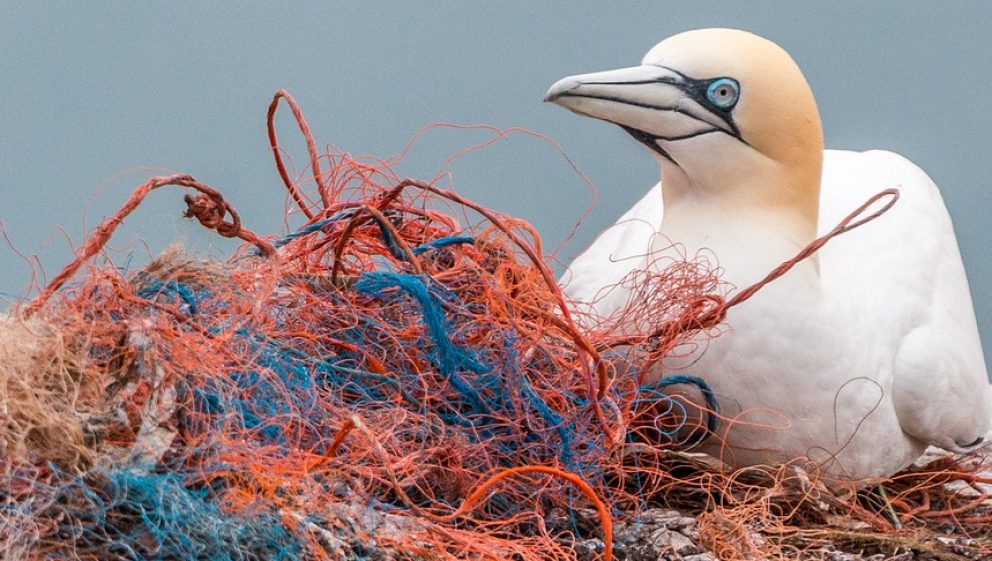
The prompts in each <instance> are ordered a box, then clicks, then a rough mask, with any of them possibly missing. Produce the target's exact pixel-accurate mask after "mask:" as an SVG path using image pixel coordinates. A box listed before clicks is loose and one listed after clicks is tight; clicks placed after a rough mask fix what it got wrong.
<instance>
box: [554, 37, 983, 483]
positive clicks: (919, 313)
mask: <svg viewBox="0 0 992 561" xmlns="http://www.w3.org/2000/svg"><path fill="white" fill-rule="evenodd" d="M727 79H729V80H731V82H719V83H717V82H718V81H719V80H727ZM723 84H729V86H728V87H730V88H731V89H729V90H727V91H713V90H714V89H715V88H716V89H719V88H721V87H723ZM724 94H727V96H729V97H726V96H725V97H721V96H722V95H724ZM807 97H808V99H806V98H807ZM548 98H549V99H550V100H553V101H555V102H556V103H559V104H561V105H564V106H565V107H568V108H569V109H571V110H573V111H575V112H577V113H581V114H585V115H588V116H592V117H595V118H599V119H603V120H607V121H610V122H613V123H616V124H619V125H621V126H623V127H624V128H625V129H627V130H628V132H631V134H633V135H634V136H635V137H636V138H638V140H640V141H641V142H643V143H645V144H646V145H648V146H649V147H650V148H652V150H653V151H654V152H655V154H656V156H657V157H658V160H659V162H660V163H661V167H662V183H660V184H658V185H656V186H655V187H654V188H652V189H651V190H650V191H649V192H648V193H647V194H646V195H645V196H644V198H643V199H642V200H641V201H639V202H638V203H637V204H636V205H635V206H634V207H633V208H631V209H630V210H629V211H628V212H627V213H626V214H625V215H624V216H623V217H621V219H620V220H619V221H618V222H617V224H615V225H614V226H612V227H611V228H609V229H608V230H606V231H605V232H604V233H603V234H602V235H601V236H600V237H599V238H597V240H596V241H595V242H594V243H593V244H592V245H591V246H590V247H589V249H588V250H586V252H584V253H583V254H582V255H580V256H579V257H578V258H577V259H576V260H575V261H574V262H573V263H572V264H571V266H570V267H569V270H568V271H567V272H566V274H565V275H564V277H563V278H562V280H561V282H562V285H563V287H564V289H565V291H566V293H567V294H568V295H569V296H570V297H571V298H573V299H574V300H575V301H576V302H578V303H585V305H589V306H591V307H592V308H593V309H594V310H595V311H596V312H597V313H598V314H599V315H601V316H610V315H613V314H614V313H616V312H618V311H621V310H622V309H623V308H625V307H626V306H627V304H628V303H629V302H628V300H629V298H630V294H631V291H630V290H629V289H628V288H627V287H624V286H617V283H618V282H619V281H620V280H621V279H623V278H624V277H625V276H627V275H628V274H629V273H630V272H631V271H634V270H636V269H642V268H645V267H650V266H652V265H651V263H653V262H657V259H658V257H659V256H660V255H661V254H663V253H664V252H666V251H671V245H672V242H678V243H679V244H681V245H683V246H684V247H685V249H686V250H687V251H688V252H689V254H690V255H691V254H692V253H694V252H696V251H702V250H705V251H708V252H710V253H712V254H713V255H715V256H716V257H717V258H718V259H719V261H720V265H721V266H722V267H723V268H724V269H725V273H724V277H723V278H724V279H725V280H727V281H729V282H731V283H732V284H734V285H735V286H737V287H739V288H743V287H745V286H747V285H749V284H751V283H753V282H755V281H757V280H759V279H761V278H762V277H763V276H764V275H765V274H766V273H767V272H768V271H770V270H771V269H772V268H773V267H775V266H776V265H778V264H779V263H781V262H782V261H785V260H786V259H789V258H790V257H792V256H793V255H794V254H795V253H797V252H798V250H799V249H801V248H802V247H803V246H805V245H806V244H807V243H809V242H810V241H812V239H813V238H814V237H816V236H817V235H822V234H823V233H825V232H827V231H828V230H830V229H831V228H833V227H834V226H835V225H836V224H837V222H839V221H840V220H841V219H842V218H843V217H844V216H846V215H847V214H848V213H850V212H851V211H852V210H854V209H855V208H857V207H858V206H859V205H861V204H862V203H863V202H864V201H865V200H867V199H868V198H869V197H870V196H872V195H874V194H875V193H877V192H879V191H881V190H882V189H885V188H890V187H894V188H897V189H899V191H900V200H899V201H898V203H897V204H896V205H895V206H894V207H893V208H892V209H891V210H890V211H889V212H888V213H886V214H885V215H883V216H882V217H880V218H878V219H877V220H875V221H873V222H871V223H869V224H867V225H865V226H863V227H861V228H859V229H856V230H854V231H851V232H849V233H846V234H844V235H842V236H839V237H837V238H835V239H833V240H832V241H830V242H829V243H828V244H827V245H826V246H825V247H824V248H822V249H821V250H820V252H819V253H818V254H817V255H816V256H814V257H813V258H811V259H808V260H807V261H804V262H803V263H800V264H799V265H798V266H797V267H796V268H794V269H793V270H792V271H790V272H789V273H787V274H786V275H785V276H784V277H782V278H781V279H779V280H777V281H775V282H773V283H772V284H770V285H768V286H767V287H765V288H764V289H763V290H762V291H761V292H759V293H758V294H757V295H756V296H755V297H754V298H752V299H751V300H749V301H747V302H745V303H743V304H741V305H740V306H738V307H736V308H733V309H732V310H731V311H730V312H729V314H728V316H727V320H726V322H727V325H728V326H729V331H728V332H727V333H725V334H723V335H722V336H721V337H719V338H717V339H715V340H713V341H711V342H710V343H709V344H708V345H707V347H706V349H705V351H704V352H702V353H701V355H700V356H697V357H694V360H693V361H692V362H691V367H690V368H691V371H690V373H692V374H696V375H699V376H701V377H703V378H704V379H705V380H706V381H707V383H709V384H710V385H711V386H712V387H713V389H714V390H715V392H716V393H717V396H718V400H719V403H720V406H721V414H722V415H723V416H725V417H726V419H725V420H724V421H723V422H722V423H721V425H720V428H719V430H718V434H717V435H716V436H715V437H713V438H711V439H710V440H709V441H708V443H707V444H705V449H706V450H707V451H709V452H710V453H713V454H715V455H720V456H721V457H722V458H723V459H724V460H726V461H728V462H729V463H731V464H734V465H752V464H762V463H778V462H784V461H788V460H790V459H792V458H796V457H800V456H805V457H809V458H811V459H813V460H814V461H817V462H819V463H820V464H821V465H822V466H823V467H824V469H825V470H827V471H828V472H829V473H831V474H833V475H836V476H838V477H843V478H851V479H860V478H865V477H879V476H886V475H890V474H892V473H894V472H895V471H897V470H899V469H901V468H903V467H905V466H906V465H908V464H909V463H911V462H912V461H913V460H914V459H916V458H917V457H919V456H920V454H922V452H923V450H924V449H925V448H926V446H927V445H936V446H940V447H942V448H945V449H948V450H956V451H964V450H968V449H971V448H973V447H975V446H978V445H980V444H981V443H982V438H983V437H984V436H985V435H986V433H987V432H988V431H989V425H990V419H992V391H990V388H989V385H988V381H987V373H986V367H985V363H984V358H983V354H982V349H981V344H980V341H979V338H978V330H977V326H976V321H975V315H974V311H973V307H972V303H971V296H970V292H969V288H968V283H967V279H966V278H965V272H964V268H963V266H962V263H961V257H960V253H959V251H958V247H957V243H956V240H955V237H954V231H953V228H952V225H951V221H950V218H949V217H948V214H947V211H946V209H945V208H944V204H943V201H942V200H941V197H940V193H939V191H938V189H937V187H936V186H935V185H934V184H933V182H932V181H931V180H930V178H929V177H928V176H927V175H926V174H925V173H924V172H923V171H922V170H920V169H919V168H918V167H916V166H915V165H914V164H913V163H912V162H910V161H908V160H906V159H905V158H902V157H901V156H899V155H897V154H894V153H891V152H886V151H869V152H864V153H856V152H846V151H832V150H828V151H825V152H824V151H823V149H822V133H821V132H820V125H819V116H818V114H817V112H816V107H815V102H813V99H812V94H811V93H809V92H808V85H806V83H805V79H803V78H802V74H801V73H800V72H799V70H798V68H797V67H795V64H794V62H792V60H791V58H789V57H788V55H787V54H785V52H784V51H782V50H781V49H780V48H778V47H777V46H775V45H774V44H773V43H771V42H769V41H767V40H764V39H761V38H759V37H756V36H754V35H751V34H748V33H745V32H740V31H734V30H702V31H695V32H689V33H684V34H681V35H678V36H675V37H673V38H671V39H669V40H666V41H665V42H662V43H661V44H659V45H658V46H657V47H655V48H654V49H652V51H651V52H650V53H649V54H648V55H647V56H646V57H645V61H644V63H642V65H641V66H639V67H634V68H630V69H623V70H619V71H610V72H605V73H598V74H591V75H583V76H577V77H573V78H566V79H565V80H562V81H560V82H559V83H558V84H556V85H555V86H553V87H552V89H551V91H550V92H549V94H548ZM731 98H733V99H732V101H731V102H730V103H729V104H728V103H726V102H727V100H730V99H731ZM821 161H822V166H821ZM662 184H664V190H663V189H662ZM663 200H664V206H665V210H664V214H665V216H664V220H663V219H662V215H663V211H662V206H663ZM580 305H581V304H580ZM686 364H687V361H681V363H680V364H679V365H678V366H685V365H686ZM666 366H668V367H669V370H671V368H672V367H673V366H675V365H666Z"/></svg>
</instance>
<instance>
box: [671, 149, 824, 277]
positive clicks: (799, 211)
mask: <svg viewBox="0 0 992 561" xmlns="http://www.w3.org/2000/svg"><path fill="white" fill-rule="evenodd" d="M787 169H788V168H784V167H782V168H776V167H775V166H771V168H770V170H771V171H773V172H775V173H765V174H753V175H752V176H750V177H748V176H746V175H742V176H739V177H734V178H730V177H728V178H726V181H721V182H719V184H713V182H707V183H702V182H699V181H696V182H694V181H692V179H691V178H690V177H689V176H687V175H686V174H685V173H684V172H680V170H679V169H678V168H676V169H673V170H668V169H663V173H662V176H663V177H662V185H663V188H662V197H663V199H664V208H665V216H664V220H663V221H662V227H661V231H660V233H661V234H662V236H661V238H660V240H662V241H660V242H659V243H668V242H670V243H677V244H681V246H683V247H684V249H685V252H686V254H687V256H688V257H690V258H692V257H693V256H695V255H696V254H697V253H698V252H704V253H708V254H710V255H712V256H713V257H715V258H716V259H717V260H718V262H719V264H720V266H721V267H722V268H723V269H724V279H725V280H727V281H728V282H731V283H733V284H735V285H737V286H738V287H741V288H743V287H744V286H747V285H749V284H752V283H754V282H757V281H758V280H760V279H761V278H763V277H764V276H765V275H766V274H767V273H768V272H769V271H771V270H772V269H773V268H775V267H776V266H778V265H779V264H781V263H782V262H784V261H786V260H788V259H790V258H792V257H793V256H794V255H796V253H798V252H799V251H800V250H801V249H802V248H803V247H805V246H806V245H807V244H809V243H810V242H811V241H812V240H813V239H814V238H815V237H816V229H817V216H818V213H819V181H820V177H819V174H818V170H817V175H815V176H812V174H807V177H803V176H802V175H791V176H790V175H789V174H788V173H787ZM804 182H805V183H804ZM655 245H658V244H657V243H656V244H655ZM794 271H795V272H794V273H791V274H792V276H793V278H794V280H797V281H800V282H809V281H811V280H815V279H818V276H819V268H818V262H817V260H816V258H815V256H814V257H813V258H810V259H807V260H806V261H804V262H803V263H801V264H800V265H799V266H797V267H796V268H795V269H794Z"/></svg>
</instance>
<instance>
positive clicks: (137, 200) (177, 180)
mask: <svg viewBox="0 0 992 561" xmlns="http://www.w3.org/2000/svg"><path fill="white" fill-rule="evenodd" d="M166 185H176V186H179V187H189V188H191V189H196V190H197V191H199V192H200V193H201V194H200V195H197V196H191V195H187V196H186V204H187V205H188V208H187V209H186V213H185V214H184V215H185V216H186V217H195V218H196V219H197V220H199V221H200V224H202V225H203V226H205V227H207V228H210V229H212V230H216V231H217V233H218V234H220V235H222V236H224V237H228V238H235V237H236V238H240V239H242V240H244V241H246V242H248V243H252V244H254V245H255V246H256V247H258V249H259V250H261V251H262V253H263V254H264V255H266V256H270V257H271V256H273V255H275V253H276V249H275V248H274V247H273V246H272V244H270V243H268V242H266V241H265V240H263V239H261V238H259V237H258V236H257V235H256V234H255V233H254V232H252V231H251V230H248V229H247V228H243V227H242V226H241V218H240V217H239V216H238V213H237V212H236V211H235V210H234V207H233V206H231V204H230V203H228V202H227V201H225V200H224V197H222V196H221V194H220V191H218V190H216V189H214V188H213V187H210V186H208V185H205V184H203V183H200V182H199V181H197V180H196V179H193V177H192V176H190V175H184V174H180V175H168V176H163V177H153V178H151V179H149V180H148V181H146V182H145V183H144V184H142V185H141V186H139V187H138V188H137V189H135V190H134V192H132V193H131V196H130V198H128V200H127V202H125V203H124V205H123V206H121V208H120V209H118V210H117V212H116V213H114V215H113V216H111V217H109V218H106V219H104V221H103V222H101V223H100V225H99V226H97V228H96V230H95V231H94V232H93V234H92V235H90V237H89V238H88V239H87V240H86V243H84V244H83V246H82V247H81V248H79V251H77V252H76V258H75V259H73V260H72V261H71V262H70V263H69V264H68V265H66V266H65V267H64V268H63V269H62V270H61V271H59V274H57V275H55V277H54V278H53V279H52V280H51V282H49V283H48V285H47V286H46V287H45V289H44V290H43V291H42V292H41V294H39V295H38V297H37V298H35V299H34V300H33V301H32V302H31V303H29V304H28V305H27V306H26V307H25V308H24V313H25V315H28V316H30V315H33V314H34V313H35V312H37V311H38V310H39V309H40V308H41V307H42V306H44V305H45V302H47V301H48V299H49V298H51V296H52V294H54V293H55V292H57V291H58V290H59V288H61V287H62V286H63V285H64V284H65V283H66V282H67V281H68V280H69V279H71V278H72V277H73V275H75V274H76V272H77V271H79V269H80V267H82V266H83V264H84V263H86V261H88V260H89V259H90V258H91V257H93V256H94V255H96V254H97V253H98V252H99V251H100V250H101V249H103V246H105V245H106V244H107V242H108V241H109V240H110V237H111V236H112V235H113V234H114V231H115V230H116V229H117V227H118V226H120V225H121V223H122V222H124V218H126V217H127V216H128V215H129V214H131V213H132V212H134V209H136V208H138V206H139V205H141V203H142V201H144V200H145V197H147V196H148V193H150V192H151V191H153V190H154V189H158V188H159V187H164V186H166ZM226 214H230V216H231V220H230V221H227V220H225V219H224V216H225V215H226Z"/></svg>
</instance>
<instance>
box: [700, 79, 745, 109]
mask: <svg viewBox="0 0 992 561" xmlns="http://www.w3.org/2000/svg"><path fill="white" fill-rule="evenodd" d="M740 96H741V86H740V84H738V83H737V80H734V79H733V78H717V79H716V80H713V81H712V82H710V85H709V87H708V88H706V98H707V99H709V100H710V103H712V104H713V105H716V106H717V107H719V108H720V109H730V108H731V107H733V106H734V105H735V104H736V103H737V99H738V98H739V97H740Z"/></svg>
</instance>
